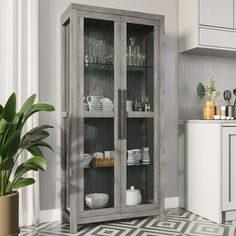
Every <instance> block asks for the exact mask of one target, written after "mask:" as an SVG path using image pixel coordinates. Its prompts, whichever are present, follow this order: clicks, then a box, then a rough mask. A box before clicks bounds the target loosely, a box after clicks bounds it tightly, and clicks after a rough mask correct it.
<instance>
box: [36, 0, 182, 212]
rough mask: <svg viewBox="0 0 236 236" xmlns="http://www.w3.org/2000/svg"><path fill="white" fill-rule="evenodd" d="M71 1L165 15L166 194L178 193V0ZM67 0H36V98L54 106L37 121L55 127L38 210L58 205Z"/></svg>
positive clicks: (42, 181)
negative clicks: (63, 21) (62, 25)
mask: <svg viewBox="0 0 236 236" xmlns="http://www.w3.org/2000/svg"><path fill="white" fill-rule="evenodd" d="M73 2H75V3H80V4H86V5H95V6H102V7H110V8H117V9H124V10H131V11H141V12H146V13H154V14H161V15H165V20H166V21H165V28H166V35H165V68H166V69H165V78H166V121H167V125H166V140H167V148H166V163H167V164H166V196H167V197H174V196H177V195H178V178H177V177H178V155H177V153H178V150H177V137H178V132H177V80H178V0H145V1H143V0H119V1H117V0H77V1H73ZM70 3H71V1H69V0H40V1H39V7H40V9H39V11H40V12H39V22H40V26H39V45H40V50H39V51H40V58H39V61H40V65H39V66H40V67H39V71H40V74H39V78H40V99H41V100H45V101H49V102H51V103H53V104H54V105H55V106H56V112H55V113H54V114H43V116H41V117H40V122H44V123H45V122H46V123H51V124H53V125H54V126H55V127H56V130H55V131H54V132H53V135H52V136H51V137H50V140H49V142H51V143H52V144H53V146H54V150H55V153H56V155H54V156H53V155H52V154H50V153H48V155H49V156H50V155H51V156H50V157H49V158H48V161H49V168H48V171H47V173H46V174H45V173H43V174H42V176H41V209H42V210H44V209H51V208H57V207H59V205H60V157H59V148H60V138H59V134H60V133H59V125H60V98H61V94H60V27H59V26H60V15H61V14H62V12H63V11H64V10H65V9H66V7H67V6H68V5H69V4H70Z"/></svg>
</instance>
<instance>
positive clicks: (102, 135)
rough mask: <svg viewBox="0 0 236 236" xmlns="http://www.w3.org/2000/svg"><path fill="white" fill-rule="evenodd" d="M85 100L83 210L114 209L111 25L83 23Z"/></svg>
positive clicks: (90, 20) (112, 38)
mask: <svg viewBox="0 0 236 236" xmlns="http://www.w3.org/2000/svg"><path fill="white" fill-rule="evenodd" d="M84 96H85V101H84V102H85V103H84V104H85V105H84V109H85V111H86V113H85V114H86V118H84V196H85V202H84V210H91V209H103V208H109V207H114V184H115V183H114V160H115V158H114V153H115V150H114V120H115V119H114V108H113V104H114V22H112V21H105V20H97V19H85V21H84ZM109 114H113V116H111V115H109ZM108 117H110V118H108ZM111 117H112V118H111ZM86 158H88V161H87V162H86V161H85V159H86ZM90 160H91V161H90Z"/></svg>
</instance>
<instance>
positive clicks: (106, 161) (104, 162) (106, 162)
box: [91, 157, 114, 167]
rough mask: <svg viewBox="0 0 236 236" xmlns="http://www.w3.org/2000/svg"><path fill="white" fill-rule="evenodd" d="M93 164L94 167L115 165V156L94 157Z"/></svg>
mask: <svg viewBox="0 0 236 236" xmlns="http://www.w3.org/2000/svg"><path fill="white" fill-rule="evenodd" d="M91 165H92V166H94V167H113V166H114V158H113V157H105V158H93V159H92V162H91Z"/></svg>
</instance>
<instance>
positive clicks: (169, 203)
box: [165, 197, 179, 209]
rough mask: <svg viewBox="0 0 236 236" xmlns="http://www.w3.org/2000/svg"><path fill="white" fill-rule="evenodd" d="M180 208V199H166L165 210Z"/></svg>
mask: <svg viewBox="0 0 236 236" xmlns="http://www.w3.org/2000/svg"><path fill="white" fill-rule="evenodd" d="M177 207H179V197H169V198H165V209H168V208H177Z"/></svg>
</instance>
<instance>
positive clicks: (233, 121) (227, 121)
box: [179, 119, 236, 125]
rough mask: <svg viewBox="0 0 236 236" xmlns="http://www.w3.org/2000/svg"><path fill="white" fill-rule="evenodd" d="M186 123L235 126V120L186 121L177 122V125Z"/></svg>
mask: <svg viewBox="0 0 236 236" xmlns="http://www.w3.org/2000/svg"><path fill="white" fill-rule="evenodd" d="M186 123H206V124H215V123H217V124H222V123H223V124H225V125H228V124H232V123H233V124H234V123H235V124H236V119H235V120H186V121H181V120H180V121H179V125H183V124H186Z"/></svg>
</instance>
